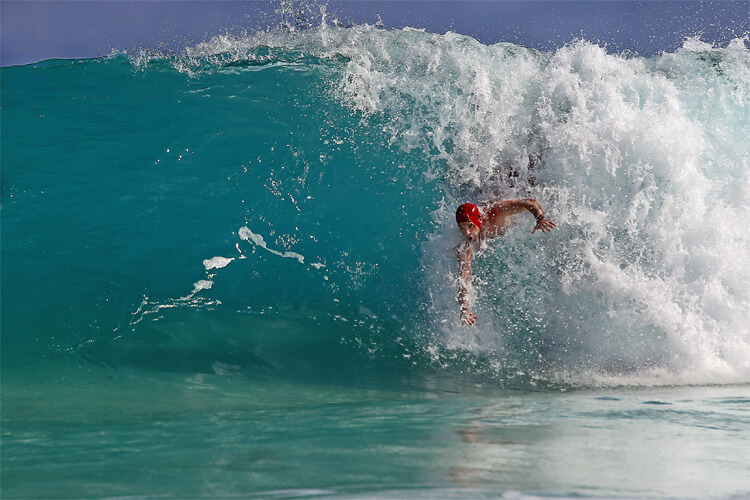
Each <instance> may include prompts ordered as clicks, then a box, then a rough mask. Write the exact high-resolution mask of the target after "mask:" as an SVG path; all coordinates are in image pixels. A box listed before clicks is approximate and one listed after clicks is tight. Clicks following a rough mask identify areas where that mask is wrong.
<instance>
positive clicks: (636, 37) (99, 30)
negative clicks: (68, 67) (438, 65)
mask: <svg viewBox="0 0 750 500" xmlns="http://www.w3.org/2000/svg"><path fill="white" fill-rule="evenodd" d="M286 3H291V2H286ZM321 5H325V6H326V10H327V12H328V16H329V21H330V20H331V19H332V18H338V19H339V20H341V21H342V22H344V23H363V22H367V23H370V24H374V23H375V22H377V21H378V15H379V16H380V18H381V19H382V21H383V23H384V25H385V27H386V28H400V27H404V26H411V27H415V28H425V29H427V30H428V31H432V32H437V33H444V32H445V31H448V30H451V31H456V32H459V33H462V34H465V35H470V36H473V37H475V38H477V39H478V40H480V41H482V42H484V43H495V42H498V41H509V42H513V43H518V44H521V45H524V46H527V47H535V48H539V49H551V48H554V47H559V46H561V45H564V44H565V43H567V42H570V41H571V40H573V39H575V38H581V37H582V38H586V39H587V40H589V41H592V42H598V43H602V44H605V45H606V46H607V47H608V48H609V50H611V51H613V52H620V51H624V50H629V51H633V52H638V53H640V54H643V55H651V54H654V53H657V52H660V51H662V50H668V51H671V50H674V49H676V48H677V47H679V46H681V45H682V42H683V40H684V39H685V38H687V37H689V36H695V35H700V37H701V39H702V40H704V41H707V42H711V43H715V44H717V45H725V44H726V43H727V41H728V40H730V39H732V38H736V37H740V36H743V35H746V34H747V33H748V31H750V0H742V1H734V0H720V1H717V0H704V1H674V0H672V1H617V0H606V1H605V0H588V1H566V0H557V1H545V0H511V1H473V0H467V1H429V0H424V1H381V0H372V1H357V2H341V1H333V0H329V1H327V2H326V1H319V2H317V3H314V2H304V3H303V2H295V9H302V10H304V11H306V13H307V15H308V16H309V17H310V18H314V17H315V16H316V15H317V16H319V12H320V6H321ZM280 8H281V1H273V2H272V1H251V2H245V1H232V0H223V1H217V0H214V1H201V0H197V1H187V0H183V1H151V0H142V1H133V0H127V1H117V0H115V1H67V0H57V1H43V0H42V1H28V0H25V1H19V0H2V1H1V3H0V22H1V26H0V64H2V65H3V66H9V65H16V64H26V63H30V62H36V61H39V60H43V59H50V58H78V57H97V56H101V55H106V54H108V53H110V52H111V50H112V49H119V50H128V51H129V52H132V51H133V50H135V49H137V48H141V47H145V48H151V49H155V48H170V49H173V50H174V49H179V48H181V47H183V46H185V45H186V44H188V45H193V44H195V43H198V42H201V41H203V40H205V39H208V38H210V37H211V36H213V35H217V34H220V33H223V32H226V31H229V32H234V33H236V32H239V31H242V30H255V29H266V28H267V27H273V26H277V25H278V24H279V23H280V22H281V14H280Z"/></svg>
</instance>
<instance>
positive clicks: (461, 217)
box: [456, 198, 555, 325]
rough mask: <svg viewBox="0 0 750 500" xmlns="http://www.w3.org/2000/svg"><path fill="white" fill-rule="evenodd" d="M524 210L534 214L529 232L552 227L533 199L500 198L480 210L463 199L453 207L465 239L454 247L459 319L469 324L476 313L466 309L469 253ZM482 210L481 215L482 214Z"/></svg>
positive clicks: (510, 222)
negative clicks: (456, 267)
mask: <svg viewBox="0 0 750 500" xmlns="http://www.w3.org/2000/svg"><path fill="white" fill-rule="evenodd" d="M524 211H528V212H530V213H531V215H533V216H534V218H536V226H534V230H533V231H531V234H534V233H536V232H537V231H542V232H543V233H546V232H548V231H552V228H554V227H555V223H554V222H552V221H551V220H549V219H548V218H547V217H546V216H545V215H544V211H543V210H542V207H541V205H539V203H538V202H537V201H536V200H534V199H530V198H529V199H524V200H502V201H497V202H494V203H492V204H490V205H488V206H487V208H486V209H485V210H480V209H479V207H477V206H476V205H474V204H473V203H464V204H463V205H461V206H460V207H458V210H456V222H457V223H458V228H459V229H460V230H461V234H463V236H464V237H465V238H466V241H464V242H463V243H461V244H459V245H458V246H457V247H456V257H457V258H458V303H459V305H460V307H461V323H462V324H464V325H473V324H474V323H475V322H476V320H477V315H476V314H474V313H473V312H471V309H469V305H470V304H469V291H470V289H471V257H472V254H473V253H474V252H475V251H476V250H478V249H479V245H480V243H481V242H482V241H486V240H489V239H492V238H495V237H497V236H502V235H503V234H505V231H507V230H508V228H509V227H510V226H511V224H512V220H511V218H512V217H513V216H514V215H518V214H520V213H523V212H524ZM483 213H484V215H482V214H483Z"/></svg>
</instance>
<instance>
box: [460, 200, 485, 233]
mask: <svg viewBox="0 0 750 500" xmlns="http://www.w3.org/2000/svg"><path fill="white" fill-rule="evenodd" d="M466 221H469V222H473V223H474V225H475V226H477V227H479V228H481V227H482V214H480V213H479V208H478V207H477V206H476V205H474V204H473V203H464V204H463V205H461V206H460V207H458V210H456V222H457V223H461V222H466Z"/></svg>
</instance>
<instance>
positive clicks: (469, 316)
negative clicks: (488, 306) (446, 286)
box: [456, 244, 477, 325]
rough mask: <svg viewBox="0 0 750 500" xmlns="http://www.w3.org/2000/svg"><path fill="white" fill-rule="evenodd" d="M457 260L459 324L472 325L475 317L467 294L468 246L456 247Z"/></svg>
mask: <svg viewBox="0 0 750 500" xmlns="http://www.w3.org/2000/svg"><path fill="white" fill-rule="evenodd" d="M456 258H457V259H458V304H459V306H460V307H461V323H462V324H464V325H473V324H474V323H475V322H476V320H477V315H476V314H474V313H473V312H471V310H470V309H469V305H470V304H469V294H470V291H471V247H470V246H469V245H468V244H463V245H459V246H458V247H456Z"/></svg>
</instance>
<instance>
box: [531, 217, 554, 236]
mask: <svg viewBox="0 0 750 500" xmlns="http://www.w3.org/2000/svg"><path fill="white" fill-rule="evenodd" d="M553 227H555V223H554V222H552V221H551V220H549V219H547V218H546V217H545V218H544V219H539V222H537V223H536V226H534V230H533V231H531V234H534V233H536V232H537V231H539V230H541V231H542V232H543V233H547V232H549V231H552V228H553Z"/></svg>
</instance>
